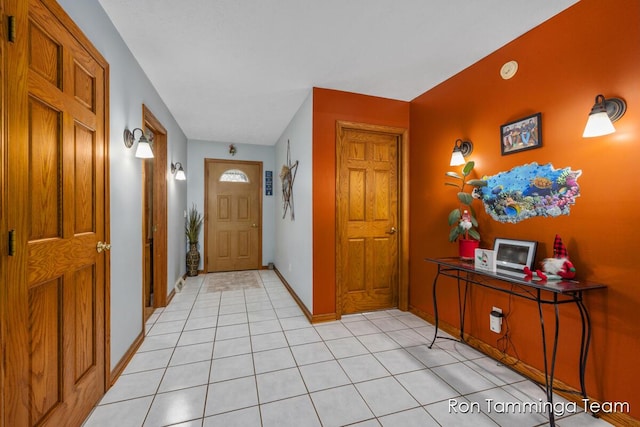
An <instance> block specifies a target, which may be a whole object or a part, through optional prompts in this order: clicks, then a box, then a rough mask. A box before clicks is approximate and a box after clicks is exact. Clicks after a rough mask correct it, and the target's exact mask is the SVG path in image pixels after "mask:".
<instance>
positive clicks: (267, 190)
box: [264, 171, 273, 196]
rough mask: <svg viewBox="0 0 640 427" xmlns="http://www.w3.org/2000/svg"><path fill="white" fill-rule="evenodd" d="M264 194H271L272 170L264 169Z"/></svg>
mask: <svg viewBox="0 0 640 427" xmlns="http://www.w3.org/2000/svg"><path fill="white" fill-rule="evenodd" d="M264 195H265V196H273V171H264Z"/></svg>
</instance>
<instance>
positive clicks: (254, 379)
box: [84, 270, 608, 427]
mask: <svg viewBox="0 0 640 427" xmlns="http://www.w3.org/2000/svg"><path fill="white" fill-rule="evenodd" d="M259 275H260V278H261V281H262V285H263V287H262V288H260V289H244V290H242V289H241V290H233V291H224V292H211V290H210V289H207V286H206V285H205V284H204V276H198V277H194V278H188V279H187V282H186V284H185V286H184V288H183V290H182V292H180V293H177V294H176V295H175V297H174V298H173V300H172V301H171V304H170V305H169V306H168V307H166V308H164V309H161V310H156V312H154V313H153V315H152V316H151V318H150V319H149V321H148V323H147V328H146V330H147V336H146V338H145V341H144V343H143V344H142V346H141V347H140V349H139V350H138V352H137V353H136V354H135V355H134V357H133V358H132V360H131V362H130V363H129V365H128V366H127V368H126V369H125V371H124V372H123V374H122V375H121V376H120V378H119V379H118V381H117V382H116V384H115V385H114V386H113V387H112V388H111V389H110V390H109V391H108V392H107V394H106V395H105V396H104V398H103V399H102V401H101V402H100V403H99V404H98V406H96V407H95V409H94V410H93V412H92V413H91V415H90V416H89V417H88V418H87V420H86V421H85V424H84V426H85V427H96V426H117V427H127V426H131V427H137V426H149V427H158V426H167V425H172V426H183V427H187V426H188V427H195V426H198V427H214V426H221V427H233V426H238V427H253V426H265V427H271V426H276V427H287V426H295V427H306V426H325V427H330V426H343V425H350V426H360V427H373V426H384V427H388V426H402V427H410V426H421V427H422V426H447V427H449V426H474V427H476V426H496V425H499V426H518V427H526V426H546V425H548V421H547V418H546V415H544V414H541V413H539V412H536V411H531V410H529V411H521V413H515V412H517V411H510V410H506V411H501V409H503V408H501V407H497V406H496V403H489V402H497V403H499V404H500V403H501V404H507V405H509V404H512V405H516V404H518V405H519V404H521V403H523V402H534V403H536V402H537V403H540V402H543V401H544V393H543V392H542V391H541V390H540V389H539V388H538V387H537V386H536V385H534V384H533V383H531V382H530V381H527V380H525V379H524V378H523V377H521V376H519V375H518V374H515V373H513V372H512V371H511V370H509V369H507V368H505V367H503V366H500V365H499V364H498V363H497V362H495V361H494V360H491V359H489V358H487V357H485V356H483V355H482V354H481V353H479V352H477V351H475V350H474V349H472V348H470V347H468V346H466V345H463V344H460V343H457V342H455V341H449V340H438V341H437V342H436V345H435V346H434V348H433V349H429V348H428V347H427V345H428V343H429V342H430V339H431V337H432V336H433V326H432V325H430V324H429V323H427V322H425V321H423V320H422V319H420V318H418V317H416V316H414V315H412V314H410V313H406V312H402V311H399V310H388V311H381V312H372V313H365V314H358V315H351V316H345V317H343V318H342V320H341V321H336V322H329V323H320V324H315V325H311V324H310V323H309V322H308V321H307V319H306V318H305V317H304V316H303V314H302V312H301V311H300V309H299V308H298V306H297V305H296V303H295V301H294V300H293V298H292V297H291V296H290V295H289V293H288V292H287V290H286V289H285V288H284V286H283V285H282V283H281V282H280V281H279V279H278V277H277V276H276V275H275V273H274V272H273V271H268V270H265V271H260V272H259ZM491 399H492V400H491ZM558 401H560V402H564V403H566V401H564V400H563V399H561V398H558ZM514 407H515V406H514ZM489 409H491V411H490V410H489ZM578 410H579V408H578ZM456 412H457V413H456ZM522 412H524V413H522ZM556 425H558V426H561V427H570V426H605V425H608V424H607V423H605V422H603V421H601V420H598V419H596V418H593V417H591V416H590V415H588V414H586V413H584V412H582V411H580V410H579V411H578V412H577V413H570V414H565V415H564V416H562V417H560V418H557V422H556Z"/></svg>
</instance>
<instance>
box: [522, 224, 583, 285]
mask: <svg viewBox="0 0 640 427" xmlns="http://www.w3.org/2000/svg"><path fill="white" fill-rule="evenodd" d="M524 274H525V276H526V277H527V278H529V279H530V278H532V277H533V272H532V271H531V270H530V269H529V267H525V268H524ZM536 275H537V276H538V277H539V278H540V279H541V280H565V279H573V278H574V277H576V268H575V267H574V266H573V263H572V262H571V261H570V260H569V252H567V248H566V247H565V246H564V244H563V243H562V239H561V238H560V236H559V235H557V234H556V238H555V240H554V241H553V258H545V259H544V260H543V261H542V269H541V270H540V269H539V270H536Z"/></svg>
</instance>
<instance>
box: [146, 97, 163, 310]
mask: <svg viewBox="0 0 640 427" xmlns="http://www.w3.org/2000/svg"><path fill="white" fill-rule="evenodd" d="M142 122H143V127H148V128H149V129H151V131H152V132H153V133H154V135H155V142H154V153H153V154H154V159H153V162H154V164H153V224H154V225H155V227H156V230H155V232H154V236H153V256H154V259H153V287H154V293H153V306H154V307H155V308H158V307H166V305H167V289H168V286H167V257H168V238H167V236H168V232H167V148H168V147H167V146H168V144H167V130H166V129H165V127H164V126H163V125H162V123H160V121H159V120H158V118H157V117H156V116H155V115H154V114H153V113H152V112H151V110H150V109H149V107H147V106H146V105H145V104H142ZM143 239H144V237H143ZM143 256H144V254H143ZM143 259H144V258H143ZM143 292H144V290H143ZM143 316H144V315H143Z"/></svg>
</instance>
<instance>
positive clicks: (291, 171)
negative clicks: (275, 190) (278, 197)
mask: <svg viewBox="0 0 640 427" xmlns="http://www.w3.org/2000/svg"><path fill="white" fill-rule="evenodd" d="M296 173H298V161H297V160H296V161H295V163H291V147H290V146H289V140H287V163H286V164H285V165H283V166H282V169H281V170H280V179H281V180H282V204H283V207H284V212H283V213H282V219H284V217H285V216H287V209H290V210H291V219H292V220H294V219H295V214H294V212H293V181H295V179H296Z"/></svg>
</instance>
